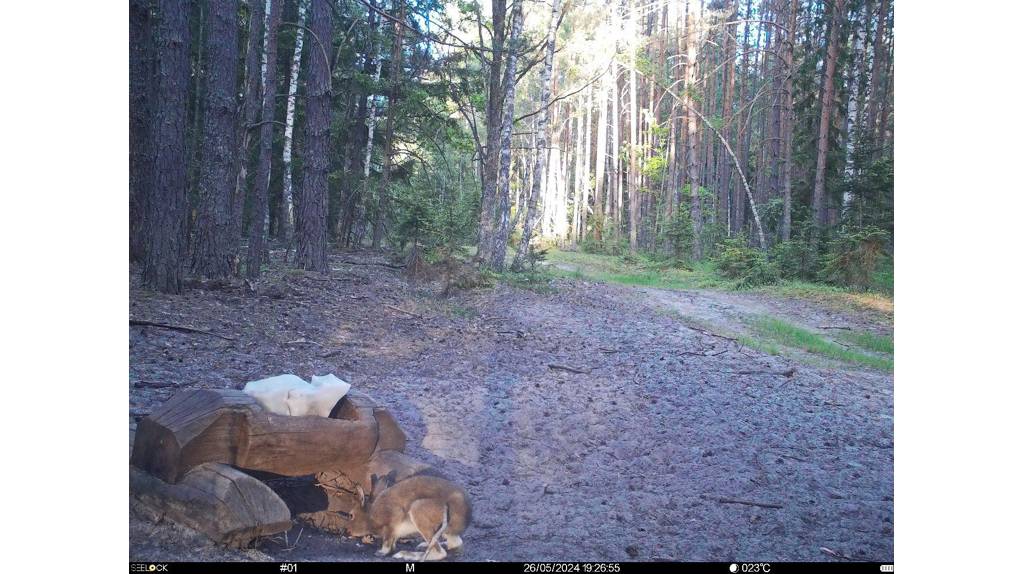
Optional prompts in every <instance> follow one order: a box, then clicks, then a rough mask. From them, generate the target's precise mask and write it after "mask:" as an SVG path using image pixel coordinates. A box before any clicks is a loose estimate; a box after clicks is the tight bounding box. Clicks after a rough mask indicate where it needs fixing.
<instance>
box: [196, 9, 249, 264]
mask: <svg viewBox="0 0 1024 574" xmlns="http://www.w3.org/2000/svg"><path fill="white" fill-rule="evenodd" d="M208 7H209V14H208V19H209V30H208V32H207V34H206V41H205V44H206V60H207V62H208V64H209V66H210V69H211V70H216V71H217V72H216V73H214V74H210V77H209V79H208V80H207V83H206V91H205V94H204V98H203V118H204V120H203V134H202V146H203V153H202V167H201V169H200V175H199V209H198V214H197V216H196V233H195V238H194V244H193V250H192V271H193V272H194V273H196V274H197V275H199V276H201V277H204V278H207V279H223V278H226V277H228V276H229V275H231V272H232V267H233V265H232V260H233V253H232V243H231V194H232V192H233V184H234V182H235V177H236V173H235V167H236V163H235V161H236V157H235V154H237V153H238V147H237V146H238V142H237V141H236V139H235V138H236V137H237V136H238V106H237V104H236V102H235V95H236V93H237V88H236V85H235V81H236V79H237V77H238V21H237V20H238V0H210V1H209V4H208Z"/></svg>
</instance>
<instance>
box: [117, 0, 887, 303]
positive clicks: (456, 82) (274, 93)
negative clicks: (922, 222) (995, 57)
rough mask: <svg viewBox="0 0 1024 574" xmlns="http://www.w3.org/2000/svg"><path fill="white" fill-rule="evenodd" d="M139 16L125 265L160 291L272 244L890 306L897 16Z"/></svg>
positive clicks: (242, 262) (531, 12) (236, 264)
mask: <svg viewBox="0 0 1024 574" xmlns="http://www.w3.org/2000/svg"><path fill="white" fill-rule="evenodd" d="M130 9H131V13H130V43H131V45H130V53H131V59H130V98H131V101H130V138H131V142H130V143H131V145H130V258H131V260H132V261H135V262H138V263H139V264H140V267H141V274H142V278H143V281H144V283H145V284H146V285H147V286H149V287H151V288H154V289H157V290H159V291H162V292H168V293H177V292H180V291H181V289H182V284H183V279H184V278H185V277H186V276H195V277H199V278H203V279H224V278H227V277H231V276H240V277H245V278H248V279H250V280H253V279H256V278H258V277H259V276H260V274H261V266H262V265H263V264H266V263H268V262H269V258H270V248H271V247H274V248H279V249H282V250H283V251H282V253H283V258H284V261H286V262H287V263H288V264H289V265H292V266H294V267H297V268H301V269H305V270H311V271H321V272H323V271H326V270H327V253H328V251H330V250H331V249H346V248H353V247H370V248H373V249H380V248H388V249H390V250H391V251H392V252H395V253H399V254H403V257H406V258H411V259H412V260H413V263H414V264H418V262H419V261H420V260H422V259H424V258H425V259H426V260H428V261H437V260H443V259H446V258H452V257H461V258H466V257H468V256H469V255H472V261H473V263H474V265H475V266H477V267H478V268H480V269H483V270H491V271H494V272H503V271H506V270H507V269H511V270H521V269H523V268H524V267H526V266H528V265H529V264H531V263H535V262H536V261H537V260H539V259H543V257H544V253H545V252H546V250H547V249H548V248H551V247H555V248H560V249H566V250H570V251H577V250H578V251H581V252H586V253H596V254H608V255H616V256H619V255H626V256H627V257H629V256H633V257H637V256H643V257H649V258H655V259H657V260H660V261H666V262H670V263H671V264H673V265H677V266H683V267H686V266H692V265H694V264H698V263H700V262H710V263H711V264H713V268H714V269H715V270H716V272H717V273H718V274H719V275H724V276H727V277H730V278H734V279H738V280H740V282H741V283H744V284H747V285H758V284H769V283H773V282H777V281H779V280H785V279H798V280H807V281H821V282H827V283H832V284H836V285H841V286H847V287H856V288H861V289H868V288H871V289H881V290H883V291H885V290H889V291H891V269H892V256H893V241H892V232H893V145H892V143H893V122H894V112H893V67H894V63H893V60H894V58H893V21H892V20H893V7H892V4H891V2H890V1H889V0H850V1H845V0H838V1H834V2H819V1H801V0H792V1H778V0H771V1H769V0H758V1H756V2H755V1H754V0H746V1H743V0H740V1H718V2H712V1H707V2H705V1H703V0H702V1H700V2H697V1H685V0H680V1H671V0H670V1H659V2H639V1H634V0H630V1H615V2H612V1H608V2H596V1H583V2H568V1H567V2H564V3H563V2H561V1H558V2H532V1H531V2H523V1H521V0H519V1H517V0H511V1H507V0H494V1H493V2H491V3H490V5H487V4H482V3H478V2H448V3H441V2H432V1H415V2H410V1H406V0H393V1H392V2H390V3H389V2H384V1H381V2H377V1H376V0H367V1H366V2H364V1H363V0H343V1H327V0H324V1H319V0H316V1H306V0H271V1H268V2H267V3H266V4H263V3H261V2H239V1H220V0H211V1H209V2H203V1H186V0H179V1H170V0H167V1H164V0H161V1H145V0H138V1H135V0H133V1H132V2H131V4H130ZM886 269H888V272H886Z"/></svg>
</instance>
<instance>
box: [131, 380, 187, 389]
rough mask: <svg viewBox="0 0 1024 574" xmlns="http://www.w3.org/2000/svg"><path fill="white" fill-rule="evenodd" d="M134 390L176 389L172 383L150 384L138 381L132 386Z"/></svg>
mask: <svg viewBox="0 0 1024 574" xmlns="http://www.w3.org/2000/svg"><path fill="white" fill-rule="evenodd" d="M132 386H134V387H135V388H136V389H168V388H171V387H177V386H178V385H175V384H174V383H150V382H148V381H138V382H136V383H135V384H134V385H132Z"/></svg>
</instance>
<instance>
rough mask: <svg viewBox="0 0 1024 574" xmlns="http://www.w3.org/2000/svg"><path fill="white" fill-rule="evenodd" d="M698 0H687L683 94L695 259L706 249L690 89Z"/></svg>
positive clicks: (694, 63) (693, 87) (693, 81)
mask: <svg viewBox="0 0 1024 574" xmlns="http://www.w3.org/2000/svg"><path fill="white" fill-rule="evenodd" d="M695 3H696V2H695V0H688V1H687V3H686V88H685V93H684V94H683V105H684V106H686V109H687V111H688V113H687V115H686V146H687V149H686V164H687V171H688V175H687V179H689V183H690V220H691V222H692V224H693V248H692V256H693V259H694V261H700V260H701V258H702V257H703V256H704V249H703V245H702V242H701V237H702V234H703V228H704V220H703V213H702V212H701V205H700V181H699V177H698V174H697V116H696V112H695V110H694V104H693V96H692V94H691V92H693V91H694V90H696V89H697V88H696V80H697V75H698V71H697V68H698V63H697V34H698V32H697V26H698V24H697V22H696V14H695V13H694V4H695Z"/></svg>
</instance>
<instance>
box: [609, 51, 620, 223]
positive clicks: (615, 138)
mask: <svg viewBox="0 0 1024 574" xmlns="http://www.w3.org/2000/svg"><path fill="white" fill-rule="evenodd" d="M621 97H622V90H620V89H619V67H618V64H617V63H616V62H615V60H612V149H611V155H612V157H611V160H612V182H613V184H614V185H613V187H614V188H615V189H614V193H612V194H611V195H609V196H608V197H609V203H610V204H611V205H610V207H611V209H609V211H611V212H612V213H613V217H612V223H613V225H612V230H613V231H612V237H613V238H614V239H615V240H616V241H618V239H619V237H620V233H621V232H622V170H621V166H622V149H621V146H622V137H621V133H622V132H621V131H620V126H621V125H622V123H621V122H622V113H621V112H620V109H619V100H620V98H621Z"/></svg>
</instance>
